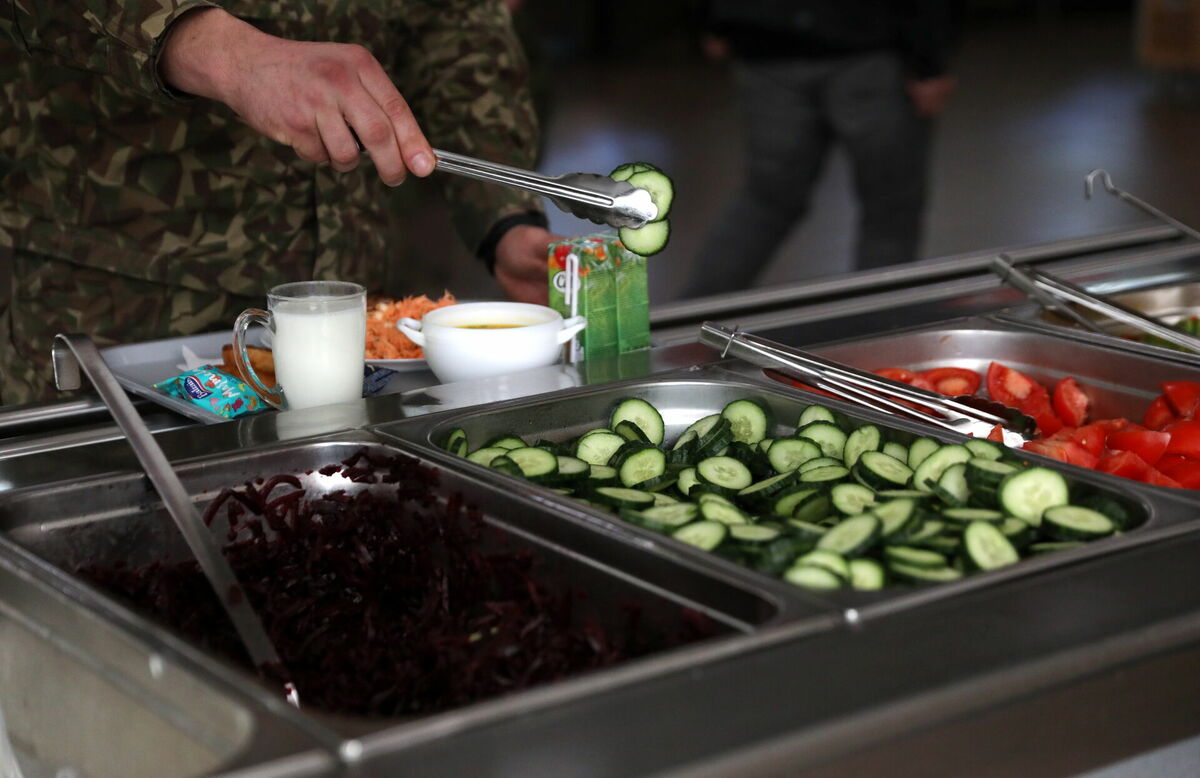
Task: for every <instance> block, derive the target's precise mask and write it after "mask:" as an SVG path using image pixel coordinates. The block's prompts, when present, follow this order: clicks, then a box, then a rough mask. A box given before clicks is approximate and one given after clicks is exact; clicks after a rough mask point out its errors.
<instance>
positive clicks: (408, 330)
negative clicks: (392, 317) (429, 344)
mask: <svg viewBox="0 0 1200 778" xmlns="http://www.w3.org/2000/svg"><path fill="white" fill-rule="evenodd" d="M396 329H398V330H400V331H401V332H403V333H404V335H405V337H407V338H408V339H409V340H411V341H412V342H413V343H416V344H417V345H418V346H421V347H422V348H424V347H425V333H423V332H421V322H420V320H419V319H410V318H408V317H407V316H405V317H404V318H402V319H401V320H400V321H398V322H396Z"/></svg>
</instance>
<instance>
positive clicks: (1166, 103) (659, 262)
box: [406, 12, 1200, 302]
mask: <svg viewBox="0 0 1200 778" xmlns="http://www.w3.org/2000/svg"><path fill="white" fill-rule="evenodd" d="M955 70H956V73H957V75H958V77H959V90H958V93H957V95H956V97H955V99H954V101H953V102H952V104H951V106H950V108H949V109H948V111H947V112H946V113H945V114H944V116H943V117H942V119H941V121H940V122H939V124H938V128H937V134H936V139H935V145H934V156H933V163H932V165H933V171H932V172H933V175H932V178H931V181H932V185H931V192H930V207H929V210H928V214H927V219H926V233H925V241H924V247H923V249H922V252H921V255H922V257H924V258H930V257H942V256H948V255H953V254H959V253H967V252H976V251H980V250H984V249H988V248H1000V247H1011V246H1017V245H1024V244H1030V243H1041V242H1046V241H1053V240H1057V239H1062V238H1068V237H1076V236H1081V235H1088V234H1095V233H1100V232H1107V231H1112V230H1116V229H1120V228H1123V227H1128V226H1132V225H1136V224H1145V223H1147V221H1148V218H1147V217H1145V216H1144V215H1142V214H1141V213H1140V212H1138V211H1135V210H1133V209H1132V208H1130V207H1129V206H1128V205H1126V204H1124V203H1121V202H1120V201H1118V200H1117V199H1115V198H1113V197H1112V196H1110V195H1103V194H1102V195H1100V196H1098V197H1097V198H1095V199H1093V200H1090V201H1088V200H1085V199H1084V197H1083V180H1084V176H1085V175H1086V174H1087V172H1088V171H1089V170H1091V169H1093V168H1097V167H1103V168H1105V169H1107V170H1108V171H1109V172H1110V173H1111V175H1112V177H1113V180H1114V182H1115V183H1116V185H1117V186H1119V187H1122V188H1124V189H1126V190H1128V191H1130V192H1132V193H1134V194H1136V195H1139V196H1141V197H1143V198H1145V199H1147V200H1149V201H1151V202H1153V203H1155V204H1157V205H1159V207H1161V208H1163V209H1164V210H1166V211H1168V212H1169V213H1171V214H1172V215H1174V216H1176V217H1178V218H1180V219H1182V220H1184V221H1186V222H1189V223H1192V224H1196V225H1200V154H1198V153H1196V148H1195V147H1196V146H1197V144H1198V143H1200V101H1196V100H1187V99H1178V98H1176V99H1168V98H1167V97H1166V96H1165V95H1166V90H1164V89H1163V88H1162V87H1163V83H1162V82H1163V78H1162V76H1161V74H1159V73H1157V72H1155V71H1152V70H1149V69H1147V68H1144V67H1142V66H1140V65H1139V64H1138V62H1137V58H1136V57H1135V54H1134V22H1133V17H1132V14H1131V13H1120V12H1116V13H1113V12H1108V13H1095V14H1086V13H1085V14H1078V13H1076V14H1069V15H1054V14H1042V15H1037V14H1030V15H1028V16H1025V17H1018V18H1006V19H988V20H985V21H983V22H980V21H978V20H977V21H975V22H973V23H971V24H970V25H969V26H968V28H967V31H966V34H965V36H964V40H963V45H962V48H961V51H960V54H959V56H958V58H957V60H956V64H955ZM732 97H733V96H732V92H731V89H730V86H729V82H728V79H727V77H726V72H725V70H724V69H723V68H721V67H719V66H716V65H711V64H708V63H705V62H703V61H700V60H698V59H695V58H692V57H686V56H680V57H677V58H675V59H674V60H672V59H671V58H666V61H659V62H648V63H640V64H617V63H613V62H608V63H604V64H589V63H586V62H582V63H575V64H571V65H567V66H561V67H556V68H554V69H553V70H552V71H551V72H550V73H549V110H548V112H547V121H546V122H545V126H544V152H543V158H542V162H541V165H540V169H541V170H542V171H543V172H546V173H552V174H557V173H561V172H568V171H589V172H607V171H609V170H611V169H612V168H613V167H615V166H616V165H617V164H619V163H621V162H626V161H630V160H643V159H644V160H647V161H651V162H653V163H654V164H656V165H658V166H659V167H661V168H663V169H664V170H666V171H668V172H670V173H671V174H672V175H673V177H674V179H675V182H676V201H675V206H674V209H673V212H672V228H673V229H672V238H671V243H670V245H669V246H668V247H667V249H666V250H665V251H664V252H663V253H662V254H660V255H658V256H657V257H655V258H654V260H653V261H652V265H651V295H652V301H654V302H666V301H669V300H673V299H676V298H677V297H678V290H679V289H680V288H681V287H682V285H683V283H684V280H685V279H686V278H687V276H688V274H691V273H697V272H703V268H698V267H696V266H695V264H694V262H695V257H696V255H697V250H698V248H699V247H700V246H701V245H702V242H703V240H704V237H705V233H706V230H707V228H708V227H709V226H710V225H711V223H712V221H713V219H715V218H716V217H717V214H718V212H719V209H720V205H721V202H722V199H723V198H724V197H725V196H726V194H727V193H728V192H729V191H730V189H731V188H732V187H734V186H735V185H736V183H737V179H738V175H739V170H740V166H741V162H742V160H741V150H740V144H739V141H738V134H737V133H738V130H737V121H736V113H735V107H734V103H733V99H732ZM548 207H549V209H550V216H551V226H552V228H553V229H555V230H556V231H558V232H561V233H564V234H575V233H581V232H589V231H594V230H596V229H597V227H596V226H595V225H593V224H590V223H588V222H585V221H581V220H578V219H575V218H574V217H571V216H569V215H567V214H564V213H562V212H560V211H557V210H555V209H554V208H553V206H548ZM854 218H855V217H854V203H853V200H852V197H851V194H850V192H849V190H848V181H847V175H846V166H845V163H844V161H843V160H842V159H841V158H840V157H836V156H835V157H834V158H833V159H832V160H831V164H830V165H829V166H828V168H827V170H826V174H825V176H824V178H823V180H822V182H821V184H820V188H819V193H818V196H817V198H816V202H815V206H814V210H813V211H812V212H811V214H810V216H809V218H808V219H807V221H805V222H804V224H803V225H801V226H800V227H799V228H798V229H796V230H795V232H794V233H793V235H792V236H791V238H790V239H789V241H788V242H787V244H786V245H785V246H784V247H783V248H782V249H781V251H780V253H779V256H778V257H777V258H776V260H775V261H774V263H773V264H772V266H771V267H770V268H769V269H768V270H767V271H766V273H765V275H764V277H762V278H760V279H758V280H757V283H758V284H760V285H764V284H778V283H786V282H794V281H799V280H802V279H805V278H811V277H814V276H818V275H828V274H837V273H844V272H848V271H849V269H850V253H851V250H852V232H853V221H854ZM418 250H419V251H421V252H424V254H425V255H428V254H431V253H436V254H438V258H439V259H444V258H445V257H446V256H447V255H448V254H454V250H452V249H450V248H447V245H446V243H445V242H429V243H425V242H422V245H420V246H419V247H418ZM460 255H461V252H459V254H458V255H456V256H457V257H458V258H457V259H456V261H453V262H449V263H447V262H437V263H433V264H435V265H437V268H436V269H434V270H430V269H429V268H428V266H429V264H430V263H428V262H421V263H420V264H421V265H422V266H424V267H425V269H424V270H422V271H420V272H415V271H414V268H412V267H411V266H410V268H409V270H410V271H414V275H413V276H409V275H408V274H407V273H406V276H407V277H410V278H412V280H413V281H414V282H416V287H417V290H418V291H439V290H440V286H442V285H445V286H449V287H450V288H451V289H453V290H454V291H456V292H458V293H459V294H460V296H472V297H488V296H496V295H497V294H498V292H497V291H496V289H495V287H494V285H492V283H491V281H490V279H488V278H487V277H486V275H485V274H483V273H481V272H480V271H479V269H478V268H477V267H476V266H474V265H473V264H471V263H470V261H469V260H465V259H463V258H462V257H461V256H460ZM426 273H428V274H430V276H429V277H428V278H421V279H420V280H418V278H419V277H420V276H421V275H424V274H426Z"/></svg>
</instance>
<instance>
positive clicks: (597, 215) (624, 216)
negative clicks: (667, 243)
mask: <svg viewBox="0 0 1200 778" xmlns="http://www.w3.org/2000/svg"><path fill="white" fill-rule="evenodd" d="M433 153H434V156H435V157H437V169H438V170H443V171H445V172H447V173H456V174H458V175H460V176H466V177H468V178H475V179H478V180H480V181H491V182H492V183H496V184H504V185H505V186H511V187H516V188H517V189H524V190H526V191H528V192H533V193H534V194H539V195H542V196H543V197H546V198H547V199H549V200H550V202H552V203H554V204H555V205H556V206H558V207H559V209H560V210H563V211H566V212H567V213H570V214H574V215H575V216H578V217H579V218H581V219H587V220H588V221H591V222H595V223H596V224H607V225H609V226H611V227H629V228H632V229H637V228H639V227H642V226H644V225H645V224H646V222H650V221H654V219H656V218H658V206H657V205H655V204H654V202H653V200H651V199H650V193H649V192H648V191H646V190H645V189H638V188H637V187H635V186H633V185H632V184H630V183H628V182H626V181H613V180H612V179H611V178H609V177H608V176H601V175H597V174H595V173H564V174H563V175H561V176H553V177H550V176H543V175H540V174H538V173H533V172H531V171H528V170H521V169H520V168H515V167H509V166H508V165H500V164H497V163H495V162H485V161H483V160H481V159H475V158H474V157H467V156H463V155H462V154H455V153H453V152H449V151H441V150H439V149H434V150H433Z"/></svg>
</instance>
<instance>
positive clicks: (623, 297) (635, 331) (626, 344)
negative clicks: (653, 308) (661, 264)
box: [611, 241, 650, 353]
mask: <svg viewBox="0 0 1200 778" xmlns="http://www.w3.org/2000/svg"><path fill="white" fill-rule="evenodd" d="M613 243H615V244H616V245H615V246H614V247H613V249H612V251H611V253H612V256H613V261H614V262H615V263H616V265H617V350H618V351H620V352H621V353H625V352H628V351H636V350H638V349H643V348H646V347H647V346H649V345H650V284H649V280H648V278H647V275H646V258H645V257H643V256H641V255H640V254H634V253H633V252H632V251H630V250H629V249H627V248H625V247H624V246H623V245H621V243H620V241H613Z"/></svg>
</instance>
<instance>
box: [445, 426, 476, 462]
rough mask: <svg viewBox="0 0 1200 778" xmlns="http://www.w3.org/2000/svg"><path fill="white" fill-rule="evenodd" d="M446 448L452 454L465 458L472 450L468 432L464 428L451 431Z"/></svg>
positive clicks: (447, 437)
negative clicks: (468, 441)
mask: <svg viewBox="0 0 1200 778" xmlns="http://www.w3.org/2000/svg"><path fill="white" fill-rule="evenodd" d="M445 448H446V450H447V451H449V452H450V453H451V454H455V455H457V456H460V457H465V456H466V455H467V452H468V451H470V450H471V449H470V446H469V445H468V444H467V431H466V430H464V429H463V428H462V427H455V428H454V429H452V430H450V434H449V435H447V436H446V446H445Z"/></svg>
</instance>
